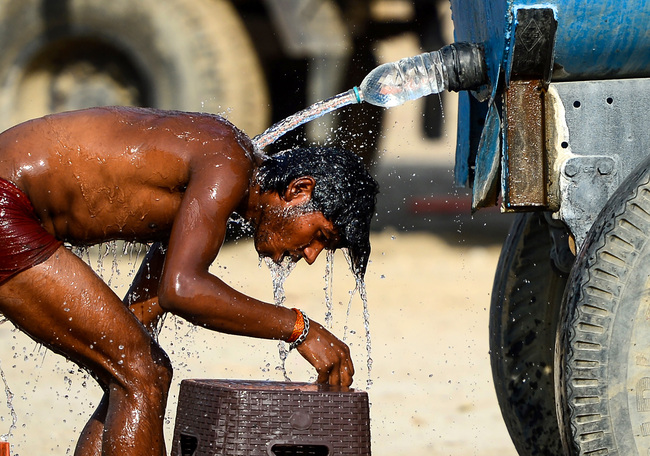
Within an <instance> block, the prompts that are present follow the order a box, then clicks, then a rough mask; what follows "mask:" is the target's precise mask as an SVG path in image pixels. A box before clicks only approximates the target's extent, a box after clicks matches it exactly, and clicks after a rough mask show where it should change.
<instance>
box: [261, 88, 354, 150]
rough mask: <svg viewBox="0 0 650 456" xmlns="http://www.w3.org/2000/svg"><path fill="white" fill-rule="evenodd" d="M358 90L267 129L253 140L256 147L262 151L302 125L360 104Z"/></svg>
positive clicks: (352, 90)
mask: <svg viewBox="0 0 650 456" xmlns="http://www.w3.org/2000/svg"><path fill="white" fill-rule="evenodd" d="M360 101H361V99H360V98H359V92H358V89H356V88H355V89H350V90H348V91H347V92H343V93H340V94H338V95H335V96H333V97H331V98H328V99H326V100H322V101H319V102H316V103H314V104H313V105H311V106H309V107H308V108H305V109H303V110H302V111H298V112H297V113H295V114H293V115H291V116H289V117H287V118H286V119H284V120H281V121H280V122H278V123H276V124H274V125H272V126H271V127H269V128H267V129H266V130H265V131H264V132H263V133H261V134H259V135H257V136H255V137H254V138H253V143H254V144H255V146H256V147H257V148H258V149H259V150H262V149H264V148H265V147H266V146H268V145H269V144H272V143H274V142H275V141H276V140H277V139H278V138H279V137H280V136H282V135H284V134H286V133H287V132H289V131H291V130H293V129H295V128H298V127H299V126H301V125H302V124H305V123H307V122H309V121H312V120H314V119H317V118H319V117H322V116H324V115H325V114H327V113H330V112H332V111H336V110H337V109H340V108H342V107H343V106H347V105H351V104H354V103H359V102H360Z"/></svg>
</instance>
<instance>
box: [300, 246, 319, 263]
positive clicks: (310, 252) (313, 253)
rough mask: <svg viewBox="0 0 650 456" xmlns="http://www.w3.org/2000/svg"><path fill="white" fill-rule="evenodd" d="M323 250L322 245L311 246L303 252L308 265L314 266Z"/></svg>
mask: <svg viewBox="0 0 650 456" xmlns="http://www.w3.org/2000/svg"><path fill="white" fill-rule="evenodd" d="M322 250H323V246H322V245H320V244H310V245H308V246H307V247H305V248H304V249H303V250H302V256H303V258H304V259H305V261H306V262H307V264H313V263H314V261H316V258H318V255H320V253H321V251H322Z"/></svg>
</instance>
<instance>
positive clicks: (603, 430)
mask: <svg viewBox="0 0 650 456" xmlns="http://www.w3.org/2000/svg"><path fill="white" fill-rule="evenodd" d="M649 240H650V159H647V160H645V162H644V163H643V164H642V165H641V166H640V167H639V168H637V169H636V170H635V171H634V172H633V173H632V174H631V175H630V176H629V177H628V178H627V179H626V180H625V182H624V183H623V184H622V185H621V186H620V187H619V189H618V190H617V191H616V192H615V193H614V195H613V196H612V197H611V199H610V200H609V202H608V203H607V206H606V207H605V209H603V211H602V212H601V213H600V215H599V216H598V218H597V219H596V221H595V223H594V225H593V227H592V229H591V230H590V232H589V234H588V236H587V240H586V241H585V245H584V247H583V248H582V250H581V253H580V255H579V257H578V260H577V263H576V265H575V267H574V269H573V271H572V273H571V276H570V278H569V283H568V285H567V295H566V298H565V303H564V305H563V313H562V323H561V324H562V331H561V332H560V341H559V348H560V350H559V353H558V358H557V361H556V362H557V366H558V367H557V368H556V374H557V375H558V381H557V384H558V386H559V391H558V396H559V399H560V401H559V404H558V410H559V418H560V426H561V429H562V431H563V434H562V437H563V444H564V446H565V451H566V452H567V454H580V455H586V454H589V455H596V454H599V455H600V454H618V455H625V456H631V455H647V454H649V452H650V280H649V279H650V242H648V241H649Z"/></svg>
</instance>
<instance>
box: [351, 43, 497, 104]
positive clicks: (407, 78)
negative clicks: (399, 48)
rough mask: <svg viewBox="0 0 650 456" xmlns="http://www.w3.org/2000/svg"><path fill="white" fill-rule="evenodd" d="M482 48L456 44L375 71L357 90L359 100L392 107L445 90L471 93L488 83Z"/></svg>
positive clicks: (385, 65)
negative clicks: (468, 91)
mask: <svg viewBox="0 0 650 456" xmlns="http://www.w3.org/2000/svg"><path fill="white" fill-rule="evenodd" d="M485 74H486V70H485V63H484V59H483V50H482V48H481V46H480V45H476V44H470V43H453V44H450V45H448V46H445V47H443V48H442V49H440V50H439V51H434V52H427V53H424V54H420V55H416V56H415V57H408V58H405V59H402V60H399V61H397V62H391V63H384V64H383V65H380V66H378V67H377V68H375V69H374V70H372V71H371V72H370V73H368V75H367V76H366V77H365V78H364V79H363V82H361V84H360V85H359V88H358V95H357V98H358V101H365V102H367V103H370V104H373V105H375V106H382V107H384V108H390V107H393V106H399V105H401V104H402V103H405V102H407V101H409V100H415V99H417V98H421V97H424V96H426V95H431V94H433V93H440V92H442V91H443V90H454V91H458V90H471V89H474V88H476V87H478V86H480V85H481V84H484V83H485V81H486V76H485Z"/></svg>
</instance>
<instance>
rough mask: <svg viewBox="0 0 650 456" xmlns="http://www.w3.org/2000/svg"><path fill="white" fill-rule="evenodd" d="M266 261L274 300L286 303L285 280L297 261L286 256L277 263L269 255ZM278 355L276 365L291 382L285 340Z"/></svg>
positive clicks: (281, 303) (277, 304)
mask: <svg viewBox="0 0 650 456" xmlns="http://www.w3.org/2000/svg"><path fill="white" fill-rule="evenodd" d="M264 262H265V263H266V266H267V267H268V268H269V271H270V272H271V281H272V283H273V301H274V302H275V305H276V306H281V305H284V302H285V301H286V300H287V296H286V294H285V292H284V282H285V281H286V280H287V277H289V274H291V271H293V269H294V268H295V267H296V262H295V261H293V260H292V259H291V258H290V257H285V258H283V259H282V262H280V263H276V262H275V261H273V260H272V259H271V258H269V257H264ZM278 355H279V356H280V365H279V366H277V367H276V370H279V371H281V372H282V376H283V377H284V380H285V381H287V382H290V381H291V379H290V378H289V375H288V374H287V368H286V362H287V356H289V350H288V349H287V347H286V344H285V343H284V342H283V341H280V342H279V343H278Z"/></svg>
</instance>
